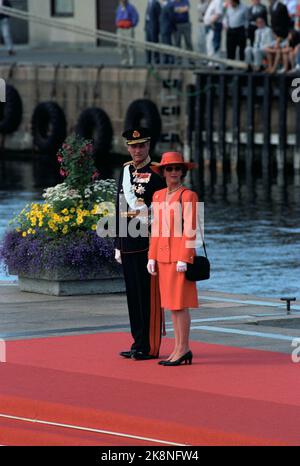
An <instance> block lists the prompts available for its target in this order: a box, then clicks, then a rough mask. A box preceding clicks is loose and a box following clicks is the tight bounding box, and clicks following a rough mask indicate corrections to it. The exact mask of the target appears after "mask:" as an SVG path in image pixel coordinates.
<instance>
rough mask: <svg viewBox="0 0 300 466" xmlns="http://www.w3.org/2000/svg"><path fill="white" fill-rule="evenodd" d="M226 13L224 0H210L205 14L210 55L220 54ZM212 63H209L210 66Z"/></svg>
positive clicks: (207, 51)
mask: <svg viewBox="0 0 300 466" xmlns="http://www.w3.org/2000/svg"><path fill="white" fill-rule="evenodd" d="M223 14H224V7H223V0H210V2H209V4H208V7H207V9H206V11H205V14H204V25H205V35H206V53H207V55H208V56H210V57H213V56H216V57H217V56H218V55H219V51H220V48H221V39H222V28H223V24H222V20H223ZM210 65H211V66H212V63H209V66H210Z"/></svg>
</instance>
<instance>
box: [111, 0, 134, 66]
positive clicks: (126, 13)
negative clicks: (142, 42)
mask: <svg viewBox="0 0 300 466" xmlns="http://www.w3.org/2000/svg"><path fill="white" fill-rule="evenodd" d="M138 22H139V14H138V12H137V10H136V8H135V7H134V6H133V5H132V4H131V3H129V1H128V0H120V3H119V6H118V8H117V12H116V27H117V34H118V36H119V50H120V54H121V64H122V65H129V66H134V64H135V51H134V47H133V46H132V45H128V44H126V43H124V41H123V39H134V36H135V33H134V29H135V27H136V26H137V24H138Z"/></svg>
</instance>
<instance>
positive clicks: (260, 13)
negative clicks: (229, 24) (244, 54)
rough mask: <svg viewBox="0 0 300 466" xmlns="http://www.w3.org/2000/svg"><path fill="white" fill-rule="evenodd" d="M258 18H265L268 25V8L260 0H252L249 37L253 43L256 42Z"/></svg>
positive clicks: (249, 14) (249, 13) (249, 10)
mask: <svg viewBox="0 0 300 466" xmlns="http://www.w3.org/2000/svg"><path fill="white" fill-rule="evenodd" d="M257 18H263V19H264V21H265V24H266V26H268V10H267V7H266V6H265V5H263V4H262V3H261V1H260V0H252V5H251V6H250V7H249V9H248V31H247V32H248V39H250V42H251V45H252V46H253V44H254V35H255V31H256V29H257V26H256V20H257Z"/></svg>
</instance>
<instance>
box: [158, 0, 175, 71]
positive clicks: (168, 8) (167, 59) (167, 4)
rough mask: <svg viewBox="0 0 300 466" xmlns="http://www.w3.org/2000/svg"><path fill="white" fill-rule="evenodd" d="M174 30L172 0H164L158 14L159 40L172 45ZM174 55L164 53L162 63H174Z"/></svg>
mask: <svg viewBox="0 0 300 466" xmlns="http://www.w3.org/2000/svg"><path fill="white" fill-rule="evenodd" d="M174 32H175V14H174V8H173V4H172V0H164V1H163V3H162V8H161V14H160V34H161V42H162V44H166V45H173V41H172V36H173V34H174ZM174 61H175V60H174V56H172V55H164V64H165V65H167V64H170V65H173V64H174Z"/></svg>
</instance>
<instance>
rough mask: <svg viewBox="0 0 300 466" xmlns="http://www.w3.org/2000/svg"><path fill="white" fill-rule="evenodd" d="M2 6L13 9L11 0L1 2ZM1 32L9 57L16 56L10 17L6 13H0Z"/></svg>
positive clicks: (1, 0) (0, 0)
mask: <svg viewBox="0 0 300 466" xmlns="http://www.w3.org/2000/svg"><path fill="white" fill-rule="evenodd" d="M0 6H4V7H7V8H11V7H12V5H11V2H10V1H9V0H0ZM0 30H1V34H2V37H3V41H4V44H5V46H6V48H7V52H8V55H15V54H16V52H15V51H14V44H13V39H12V34H11V29H10V17H9V16H8V15H7V14H6V13H0Z"/></svg>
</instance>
